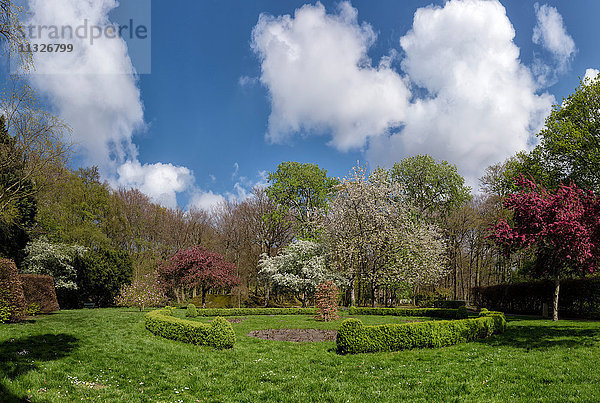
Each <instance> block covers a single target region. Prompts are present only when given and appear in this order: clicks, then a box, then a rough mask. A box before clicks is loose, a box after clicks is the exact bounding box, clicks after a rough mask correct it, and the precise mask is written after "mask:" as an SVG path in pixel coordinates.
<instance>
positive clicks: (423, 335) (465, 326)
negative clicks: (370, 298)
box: [336, 312, 506, 354]
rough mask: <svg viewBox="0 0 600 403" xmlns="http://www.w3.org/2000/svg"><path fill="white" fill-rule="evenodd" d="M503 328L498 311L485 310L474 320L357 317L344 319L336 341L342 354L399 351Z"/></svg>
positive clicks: (473, 337) (468, 338) (444, 343)
mask: <svg viewBox="0 0 600 403" xmlns="http://www.w3.org/2000/svg"><path fill="white" fill-rule="evenodd" d="M505 330H506V319H505V318H504V315H503V314H502V313H501V312H487V313H486V312H484V315H483V316H480V317H478V318H475V319H462V320H440V321H431V322H415V323H405V324H390V325H378V326H365V325H363V323H362V322H361V321H360V320H358V319H354V318H351V319H346V320H345V321H343V322H342V324H341V326H340V329H339V330H338V334H337V338H336V344H337V350H338V352H339V353H341V354H348V353H349V354H356V353H374V352H379V351H399V350H405V349H411V348H432V347H443V346H450V345H453V344H458V343H464V342H468V341H473V340H477V339H481V338H486V337H489V336H491V335H492V334H497V333H503V332H504V331H505Z"/></svg>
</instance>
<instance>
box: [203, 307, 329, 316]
mask: <svg viewBox="0 0 600 403" xmlns="http://www.w3.org/2000/svg"><path fill="white" fill-rule="evenodd" d="M197 312H198V316H243V315H315V314H316V313H317V310H316V309H315V308H203V309H198V310H197Z"/></svg>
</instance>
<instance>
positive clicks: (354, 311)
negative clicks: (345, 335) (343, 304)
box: [348, 307, 469, 319]
mask: <svg viewBox="0 0 600 403" xmlns="http://www.w3.org/2000/svg"><path fill="white" fill-rule="evenodd" d="M348 313H349V314H350V315H382V316H385V315H391V316H427V317H430V318H442V319H465V318H467V317H468V316H469V315H468V313H467V308H466V307H460V308H458V309H443V308H415V309H405V308H356V307H351V308H350V309H348Z"/></svg>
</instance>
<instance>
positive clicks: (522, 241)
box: [489, 176, 600, 320]
mask: <svg viewBox="0 0 600 403" xmlns="http://www.w3.org/2000/svg"><path fill="white" fill-rule="evenodd" d="M516 184H517V186H518V188H519V189H520V190H519V191H518V192H517V193H514V194H511V195H509V196H508V197H507V198H506V199H505V200H504V207H505V208H507V209H509V210H511V211H512V213H513V215H512V219H511V220H506V219H502V220H500V221H499V222H497V223H496V224H495V225H494V226H493V227H492V228H491V230H492V234H491V235H490V236H489V238H490V239H492V240H494V241H495V242H496V244H498V245H500V246H501V247H502V248H503V249H504V252H505V253H506V254H507V255H508V254H510V253H511V252H513V251H516V250H520V249H533V250H534V251H535V254H536V265H535V273H534V274H536V275H538V276H544V277H550V278H552V279H554V298H553V316H552V317H553V320H558V295H559V291H560V279H561V278H564V277H567V276H570V275H572V274H585V273H593V272H596V271H597V270H598V264H599V263H600V262H599V256H600V255H599V252H600V251H599V247H600V236H599V235H600V221H599V219H600V215H599V213H600V203H599V199H598V197H596V196H595V195H594V194H592V193H591V192H585V191H583V190H581V189H579V188H578V187H577V186H575V185H570V186H564V185H562V186H560V187H559V188H558V189H557V190H556V191H553V192H551V191H548V190H547V189H545V188H544V187H542V186H541V185H538V184H536V183H535V182H533V181H531V180H527V179H524V178H523V176H521V177H519V178H517V179H516Z"/></svg>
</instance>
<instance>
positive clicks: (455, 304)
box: [433, 299, 467, 309]
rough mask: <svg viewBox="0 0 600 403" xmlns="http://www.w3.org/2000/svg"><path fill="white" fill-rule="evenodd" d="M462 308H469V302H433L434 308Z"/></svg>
mask: <svg viewBox="0 0 600 403" xmlns="http://www.w3.org/2000/svg"><path fill="white" fill-rule="evenodd" d="M461 306H464V307H466V306H467V301H461V300H444V299H440V300H437V301H433V307H434V308H445V309H458V308H460V307H461Z"/></svg>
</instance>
